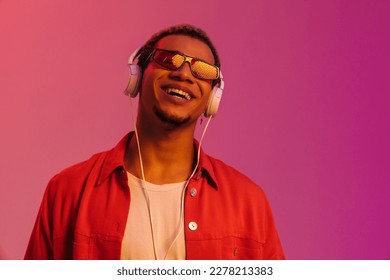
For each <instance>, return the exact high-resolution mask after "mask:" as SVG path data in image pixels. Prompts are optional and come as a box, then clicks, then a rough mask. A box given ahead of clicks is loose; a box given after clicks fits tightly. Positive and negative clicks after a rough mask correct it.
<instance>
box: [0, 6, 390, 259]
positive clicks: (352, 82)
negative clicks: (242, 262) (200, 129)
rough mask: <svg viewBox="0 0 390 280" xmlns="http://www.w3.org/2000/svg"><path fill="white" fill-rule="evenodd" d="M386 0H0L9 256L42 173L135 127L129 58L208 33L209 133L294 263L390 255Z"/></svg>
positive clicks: (2, 196) (19, 247) (1, 172)
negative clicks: (257, 194)
mask: <svg viewBox="0 0 390 280" xmlns="http://www.w3.org/2000/svg"><path fill="white" fill-rule="evenodd" d="M389 3H390V2H389V1H386V0H383V1H381V0H377V1H370V0H355V1H352V0H351V1H348V0H344V1H342V0H339V1H337V0H328V1H304V0H296V1H290V0H280V1H275V0H268V1H261V0H253V1H223V0H221V1H210V0H198V1H182V0H166V1H148V0H142V1H141V0H139V1H129V0H117V1H95V0H77V1H76V0H56V1H52V0H35V1H28V0H24V1H23V0H3V1H1V0H0V92H1V102H0V130H1V137H0V155H1V159H0V164H1V166H0V179H1V188H0V237H1V238H0V258H4V259H20V258H22V257H23V254H24V250H25V247H26V245H27V242H28V238H29V235H30V232H31V229H32V227H33V223H34V220H35V217H36V214H37V211H38V207H39V204H40V201H41V198H42V195H43V191H44V189H45V187H46V184H47V182H48V180H49V179H50V178H51V177H52V176H53V175H54V174H55V173H56V172H58V171H59V170H61V169H63V168H65V167H67V166H69V165H70V164H73V163H75V162H78V161H81V160H84V159H86V158H88V157H89V156H90V155H91V154H93V153H95V152H98V151H101V150H106V149H109V148H111V147H112V146H114V145H115V144H116V143H117V141H119V139H120V138H121V137H122V136H123V135H124V134H125V133H126V132H127V131H129V130H130V129H132V125H131V114H130V108H129V102H128V99H127V98H126V97H125V96H124V95H123V94H122V91H123V89H124V87H125V84H126V77H127V65H126V62H127V58H128V56H129V54H130V53H131V52H132V51H133V50H134V49H135V48H136V47H138V46H139V45H140V44H142V43H144V42H145V40H146V39H148V38H149V36H150V35H151V34H152V33H154V32H155V31H157V30H159V29H161V28H164V27H167V26H169V25H171V24H176V23H184V22H185V23H192V24H195V25H198V26H200V27H202V28H204V29H205V30H207V32H208V33H209V35H210V36H211V38H212V39H213V40H214V42H215V44H216V46H217V48H218V49H219V53H220V56H221V60H222V70H223V73H224V77H225V81H226V87H225V91H224V96H223V100H222V103H221V109H220V111H219V113H218V115H217V117H216V118H215V119H214V120H213V121H212V122H211V124H210V127H209V130H208V133H207V134H206V138H205V141H204V148H205V150H206V151H207V152H209V153H210V154H212V155H214V156H216V157H218V158H221V159H222V160H224V161H225V162H227V163H228V164H230V165H233V166H235V167H236V168H238V169H239V170H241V171H243V172H244V173H246V174H247V175H248V176H250V177H251V178H252V179H253V180H255V181H256V182H257V183H259V184H260V185H261V186H262V187H263V189H264V190H265V191H266V193H267V194H268V197H269V200H270V202H271V204H272V207H273V210H274V215H275V220H276V223H277V225H278V229H279V233H280V236H281V239H282V242H283V245H284V249H285V253H286V255H287V257H288V258H289V259H390V223H389V214H390V203H389V198H390V187H389V179H390V178H389V177H390V176H389V174H390V172H389V170H390V162H389V158H390V151H389V143H390V137H389V134H390V133H389V132H390V127H389V115H390V114H389V100H390V97H389V94H390V90H389V89H390V87H389V72H390V71H389V62H390V59H389V56H390V55H389V53H390V51H389V50H390V40H389V38H390V36H389V26H390V20H389V14H390V4H389Z"/></svg>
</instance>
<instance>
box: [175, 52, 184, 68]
mask: <svg viewBox="0 0 390 280" xmlns="http://www.w3.org/2000/svg"><path fill="white" fill-rule="evenodd" d="M184 59H185V58H184V57H183V56H182V55H180V54H175V55H174V56H173V57H172V64H173V65H175V66H176V68H180V66H181V65H182V64H183V61H184Z"/></svg>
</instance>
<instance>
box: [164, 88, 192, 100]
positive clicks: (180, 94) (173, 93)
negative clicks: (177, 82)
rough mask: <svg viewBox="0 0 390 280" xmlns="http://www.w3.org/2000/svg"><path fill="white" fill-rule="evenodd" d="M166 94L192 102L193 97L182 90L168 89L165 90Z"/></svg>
mask: <svg viewBox="0 0 390 280" xmlns="http://www.w3.org/2000/svg"><path fill="white" fill-rule="evenodd" d="M165 92H166V93H168V94H169V95H171V96H174V97H176V98H180V99H185V100H191V95H190V94H189V93H187V92H185V91H183V90H181V89H177V88H167V89H165Z"/></svg>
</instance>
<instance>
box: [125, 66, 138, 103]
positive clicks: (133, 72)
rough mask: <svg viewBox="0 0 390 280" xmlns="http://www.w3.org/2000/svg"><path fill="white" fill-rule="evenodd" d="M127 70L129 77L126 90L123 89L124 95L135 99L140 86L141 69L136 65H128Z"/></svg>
mask: <svg viewBox="0 0 390 280" xmlns="http://www.w3.org/2000/svg"><path fill="white" fill-rule="evenodd" d="M129 68H130V77H129V83H128V84H127V88H126V89H125V94H126V95H128V96H130V97H136V96H137V94H138V92H139V90H140V86H141V80H142V71H141V67H139V66H138V65H137V64H130V65H129Z"/></svg>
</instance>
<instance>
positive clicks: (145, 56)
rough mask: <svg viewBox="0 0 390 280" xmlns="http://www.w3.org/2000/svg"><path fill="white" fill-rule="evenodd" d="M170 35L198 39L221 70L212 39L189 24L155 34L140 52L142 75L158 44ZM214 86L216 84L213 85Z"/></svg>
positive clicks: (139, 63) (139, 60)
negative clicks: (209, 51) (210, 53)
mask: <svg viewBox="0 0 390 280" xmlns="http://www.w3.org/2000/svg"><path fill="white" fill-rule="evenodd" d="M169 35H185V36H188V37H191V38H195V39H198V40H200V41H202V42H203V43H205V44H206V45H207V46H208V47H209V48H210V50H211V52H212V53H213V56H214V60H215V65H216V66H217V67H218V68H221V62H220V60H219V56H218V52H217V50H216V48H215V46H214V44H213V43H212V42H211V40H210V38H209V37H208V36H207V34H206V32H204V31H203V30H202V29H200V28H197V27H195V26H192V25H189V24H181V25H175V26H172V27H169V28H166V29H163V30H161V31H160V32H158V33H155V34H154V35H153V36H152V37H151V38H150V39H149V40H148V41H147V42H146V43H145V44H144V45H143V46H142V47H141V48H140V50H139V51H138V53H137V56H138V65H139V66H140V67H141V69H142V73H143V71H144V70H145V68H146V66H147V64H148V62H149V58H150V55H151V54H152V52H153V51H154V49H155V47H156V44H157V43H158V42H159V41H160V40H161V39H162V38H164V37H167V36H169ZM213 85H214V83H213Z"/></svg>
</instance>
